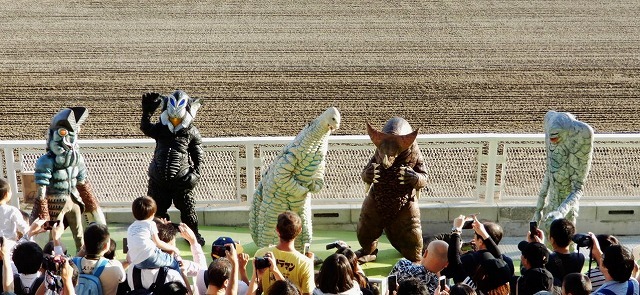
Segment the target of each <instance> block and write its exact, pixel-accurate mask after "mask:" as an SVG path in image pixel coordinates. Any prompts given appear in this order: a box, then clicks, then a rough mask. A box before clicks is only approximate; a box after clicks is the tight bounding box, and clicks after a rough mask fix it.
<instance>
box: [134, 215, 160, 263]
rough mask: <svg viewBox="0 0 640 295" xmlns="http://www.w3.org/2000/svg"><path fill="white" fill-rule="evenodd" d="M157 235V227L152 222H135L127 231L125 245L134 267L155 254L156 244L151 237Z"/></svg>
mask: <svg viewBox="0 0 640 295" xmlns="http://www.w3.org/2000/svg"><path fill="white" fill-rule="evenodd" d="M154 234H158V227H156V223H155V222H153V220H136V221H134V222H133V223H132V224H131V225H130V226H129V228H128V229H127V245H128V247H129V253H128V255H129V259H131V264H132V265H136V264H138V263H140V262H143V261H144V260H145V259H147V258H149V257H151V255H152V254H153V253H154V252H155V250H156V248H158V247H157V246H156V244H155V243H154V242H153V240H152V239H151V237H152V236H153V235H154Z"/></svg>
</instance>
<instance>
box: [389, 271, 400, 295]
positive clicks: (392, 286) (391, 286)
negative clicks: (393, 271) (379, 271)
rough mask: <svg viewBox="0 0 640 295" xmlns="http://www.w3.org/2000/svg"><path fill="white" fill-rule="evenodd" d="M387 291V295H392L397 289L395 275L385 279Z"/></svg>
mask: <svg viewBox="0 0 640 295" xmlns="http://www.w3.org/2000/svg"><path fill="white" fill-rule="evenodd" d="M387 289H389V294H392V292H393V291H396V290H397V289H398V281H397V279H396V276H395V275H390V276H388V277H387Z"/></svg>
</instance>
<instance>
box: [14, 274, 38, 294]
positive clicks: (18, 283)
mask: <svg viewBox="0 0 640 295" xmlns="http://www.w3.org/2000/svg"><path fill="white" fill-rule="evenodd" d="M43 281H44V274H43V275H41V276H39V277H38V278H36V279H35V280H34V281H33V282H32V283H31V286H29V287H28V288H25V287H24V286H23V285H22V280H21V279H20V275H19V274H14V275H13V283H14V290H15V291H14V293H15V294H16V295H35V294H36V291H38V287H40V285H41V284H42V282H43Z"/></svg>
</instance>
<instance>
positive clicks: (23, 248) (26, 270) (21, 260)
mask: <svg viewBox="0 0 640 295" xmlns="http://www.w3.org/2000/svg"><path fill="white" fill-rule="evenodd" d="M12 259H13V264H15V265H16V268H17V269H18V272H19V273H21V274H34V273H36V272H37V271H38V270H39V269H40V266H41V265H42V260H43V259H44V253H43V252H42V248H40V245H38V244H36V243H34V242H24V243H20V244H18V245H17V246H16V248H15V249H14V250H13V258H12Z"/></svg>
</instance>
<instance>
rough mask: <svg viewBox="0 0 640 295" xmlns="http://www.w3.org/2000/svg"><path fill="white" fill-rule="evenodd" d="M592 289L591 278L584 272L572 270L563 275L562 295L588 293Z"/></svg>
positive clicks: (582, 294) (583, 294)
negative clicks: (572, 271)
mask: <svg viewBox="0 0 640 295" xmlns="http://www.w3.org/2000/svg"><path fill="white" fill-rule="evenodd" d="M591 290H593V288H592V285H591V280H589V277H587V275H585V274H581V273H579V272H574V273H570V274H567V275H566V276H564V280H563V281H562V295H589V294H591Z"/></svg>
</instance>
